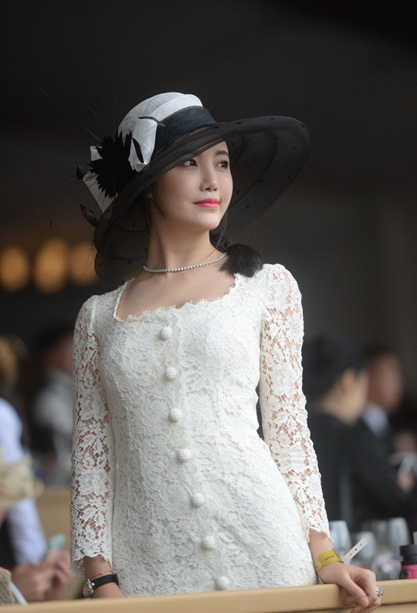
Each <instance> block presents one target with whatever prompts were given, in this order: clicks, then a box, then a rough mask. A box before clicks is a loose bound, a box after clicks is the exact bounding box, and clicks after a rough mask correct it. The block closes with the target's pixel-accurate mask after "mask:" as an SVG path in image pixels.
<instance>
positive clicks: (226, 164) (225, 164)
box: [219, 160, 229, 168]
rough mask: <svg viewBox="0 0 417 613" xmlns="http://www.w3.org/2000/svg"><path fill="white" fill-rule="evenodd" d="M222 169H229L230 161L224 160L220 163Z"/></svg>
mask: <svg viewBox="0 0 417 613" xmlns="http://www.w3.org/2000/svg"><path fill="white" fill-rule="evenodd" d="M219 166H220V168H229V160H222V161H221V162H219Z"/></svg>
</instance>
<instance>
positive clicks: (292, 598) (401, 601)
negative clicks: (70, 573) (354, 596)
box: [1, 579, 417, 613]
mask: <svg viewBox="0 0 417 613" xmlns="http://www.w3.org/2000/svg"><path fill="white" fill-rule="evenodd" d="M379 585H381V587H382V588H383V589H384V595H383V597H382V603H383V604H382V606H381V607H380V609H378V611H380V613H416V612H417V579H410V580H403V581H381V582H379ZM344 596H345V594H344V593H343V592H342V590H340V589H339V588H338V587H337V586H335V585H312V586H305V587H294V588H292V587H291V588H286V587H283V588H275V589H262V590H239V591H238V590H236V591H232V590H230V591H226V592H206V593H204V594H202V593H199V594H174V595H171V596H145V597H141V598H125V599H104V598H97V599H93V600H72V601H64V600H60V601H55V602H49V603H36V604H35V603H34V604H30V605H28V606H27V607H25V610H26V611H27V612H28V613H313V612H314V613H342V612H346V613H348V612H349V611H350V610H351V609H349V608H348V609H346V608H343V604H342V603H343V597H344ZM1 613H16V606H15V605H6V606H2V607H1Z"/></svg>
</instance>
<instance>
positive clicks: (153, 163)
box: [90, 107, 309, 283]
mask: <svg viewBox="0 0 417 613" xmlns="http://www.w3.org/2000/svg"><path fill="white" fill-rule="evenodd" d="M192 111H193V109H184V110H183V111H181V112H180V113H182V114H183V115H184V116H186V115H187V114H188V115H193V112H192ZM199 111H200V109H198V108H197V116H198V113H199ZM201 111H205V112H206V114H207V116H208V117H210V116H209V115H208V112H207V111H206V109H204V108H203V107H201ZM177 115H178V113H177ZM146 119H150V118H148V117H147V118H146ZM210 119H211V118H210ZM155 121H156V120H155ZM164 121H165V123H164V126H167V127H168V125H169V118H168V121H167V119H165V120H164ZM199 121H200V123H198V120H197V124H198V125H195V123H196V122H195V121H194V127H192V128H191V126H190V125H189V126H188V128H187V130H186V133H185V134H184V135H181V136H178V137H177V138H176V139H174V141H173V142H171V143H170V144H169V145H168V146H165V147H164V146H162V147H159V149H158V148H157V149H156V152H155V154H154V155H153V157H152V158H151V160H150V162H149V164H147V165H145V166H144V167H143V169H141V170H140V172H133V176H132V177H131V178H130V179H129V180H128V181H127V183H126V185H125V186H124V187H123V189H121V190H120V193H118V194H117V195H116V197H115V198H114V199H113V200H112V201H111V203H110V204H109V205H108V206H107V208H105V210H104V212H103V214H102V215H101V217H100V218H99V219H98V220H97V222H96V224H95V225H96V229H95V234H94V243H95V246H96V249H97V256H96V264H95V266H96V272H97V275H98V276H99V277H100V278H102V279H104V280H106V281H108V282H110V283H120V282H121V281H124V280H127V279H130V278H133V277H135V276H136V275H137V274H138V273H139V272H140V271H141V270H142V266H143V264H144V263H145V262H146V258H147V252H148V242H149V226H148V220H147V215H146V211H145V207H144V205H143V203H142V204H141V203H140V201H138V195H139V194H141V193H142V192H143V191H144V190H145V189H146V188H147V187H149V186H150V185H151V184H152V183H153V182H154V181H156V180H157V179H158V178H159V177H160V176H161V175H163V174H164V173H166V172H168V171H169V170H171V169H172V168H174V167H175V166H177V165H179V164H181V163H183V162H184V161H186V160H187V159H190V158H191V157H195V156H196V155H198V154H200V153H202V152H203V151H205V150H207V149H209V148H210V147H213V146H214V145H216V144H218V143H221V142H223V141H225V142H226V143H227V146H228V149H229V155H230V165H231V172H232V177H233V195H232V199H231V202H230V205H229V208H228V212H227V215H228V219H227V231H226V234H227V237H228V239H233V238H234V237H235V236H236V235H237V234H238V233H239V232H241V231H242V230H243V229H244V228H246V227H247V226H249V225H250V223H251V222H253V221H254V220H255V219H256V218H257V217H259V216H260V215H262V214H263V213H264V212H265V211H266V210H267V209H268V208H269V207H270V206H271V205H272V204H273V203H274V202H275V201H276V200H277V198H278V197H279V196H280V195H281V194H282V192H283V191H284V190H285V189H286V188H287V187H288V186H289V185H290V183H291V182H292V181H293V179H294V178H295V177H296V176H297V174H298V173H299V171H300V170H301V168H302V166H303V164H304V162H305V160H306V158H307V155H308V150H309V134H308V130H307V128H306V126H305V125H304V124H303V123H301V122H300V121H298V120H296V119H292V118H291V117H281V116H266V117H255V118H252V119H242V120H238V121H231V122H226V123H209V124H208V125H207V123H206V125H202V123H201V122H202V121H203V122H204V121H205V122H207V117H206V119H205V120H204V118H203V117H201V118H200V120H199ZM211 122H213V120H212V119H211ZM185 123H187V122H185ZM191 123H192V122H191ZM190 128H191V129H192V130H193V131H191V132H190ZM158 130H159V131H161V128H160V127H159V126H158ZM195 130H197V131H195ZM162 131H163V129H162ZM135 145H136V149H138V147H137V143H135ZM139 153H140V152H139ZM90 174H91V173H90ZM93 221H94V220H93Z"/></svg>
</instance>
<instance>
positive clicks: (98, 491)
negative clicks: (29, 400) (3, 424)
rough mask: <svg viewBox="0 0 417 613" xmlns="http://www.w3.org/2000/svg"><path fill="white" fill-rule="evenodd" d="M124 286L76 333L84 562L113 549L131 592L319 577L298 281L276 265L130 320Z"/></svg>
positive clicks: (79, 538)
mask: <svg viewBox="0 0 417 613" xmlns="http://www.w3.org/2000/svg"><path fill="white" fill-rule="evenodd" d="M122 291H123V288H119V289H118V290H115V291H114V292H110V293H108V294H104V295H103V296H94V297H92V298H91V299H90V300H88V301H87V302H86V303H85V304H84V306H83V307H82V309H81V311H80V314H79V317H78V320H77V324H76V342H75V356H74V364H75V425H74V441H73V485H72V499H73V502H72V557H73V563H74V566H76V567H77V566H78V567H79V566H80V563H81V561H82V558H83V557H84V556H91V557H95V556H97V555H99V554H100V555H102V556H103V557H104V558H105V559H107V560H108V561H109V563H110V564H111V565H112V568H113V569H114V571H115V572H117V573H118V574H119V578H120V583H121V589H122V591H123V592H124V593H125V594H126V595H128V596H134V595H146V594H162V593H178V592H192V591H210V590H214V589H245V588H256V587H275V586H285V585H303V584H311V583H314V582H315V573H314V570H313V568H312V563H311V555H310V552H309V549H308V532H309V530H310V529H314V530H317V531H319V532H325V533H327V534H328V524H327V519H326V514H325V510H324V502H323V497H322V493H321V485H320V475H319V472H318V467H317V461H316V457H315V454H314V451H313V447H312V444H311V441H310V438H309V432H308V429H307V425H306V412H305V408H304V397H303V394H302V388H301V342H302V335H303V322H302V311H301V302H300V295H299V292H298V288H297V285H296V283H295V281H294V279H293V278H292V277H291V275H290V274H289V273H288V271H286V270H285V269H284V268H283V267H282V266H279V265H274V266H270V265H265V266H264V268H263V269H262V270H261V271H259V272H258V273H257V274H256V275H255V276H254V277H252V278H247V277H243V276H241V275H236V282H235V285H234V286H233V287H232V288H231V290H230V291H229V292H228V293H227V294H226V295H225V296H223V297H220V298H218V299H216V300H214V301H204V300H203V301H201V302H198V303H186V304H185V305H183V306H182V307H180V308H176V307H174V306H172V307H169V308H166V309H158V310H157V311H156V312H154V313H144V314H143V315H141V316H138V317H129V318H128V319H127V320H126V321H122V320H120V319H117V318H116V317H115V312H116V309H117V304H118V300H119V298H120V295H121V292H122ZM258 383H259V393H260V403H261V410H262V422H263V430H264V436H265V443H264V442H263V441H262V440H261V439H260V438H259V436H258V434H257V426H258V424H257V420H256V410H255V407H256V400H257V396H256V392H255V390H256V387H257V385H258ZM266 443H267V444H266Z"/></svg>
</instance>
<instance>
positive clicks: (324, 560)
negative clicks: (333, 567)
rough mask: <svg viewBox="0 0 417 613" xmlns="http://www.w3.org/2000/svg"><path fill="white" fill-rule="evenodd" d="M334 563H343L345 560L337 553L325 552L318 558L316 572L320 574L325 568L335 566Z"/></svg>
mask: <svg viewBox="0 0 417 613" xmlns="http://www.w3.org/2000/svg"><path fill="white" fill-rule="evenodd" d="M333 562H343V560H342V558H341V557H340V556H339V555H338V554H337V553H336V552H335V551H333V550H330V551H325V552H324V553H321V554H320V555H319V557H318V558H317V562H316V563H315V564H314V570H315V571H316V573H318V572H319V570H320V569H321V568H323V566H329V565H330V564H333Z"/></svg>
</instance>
